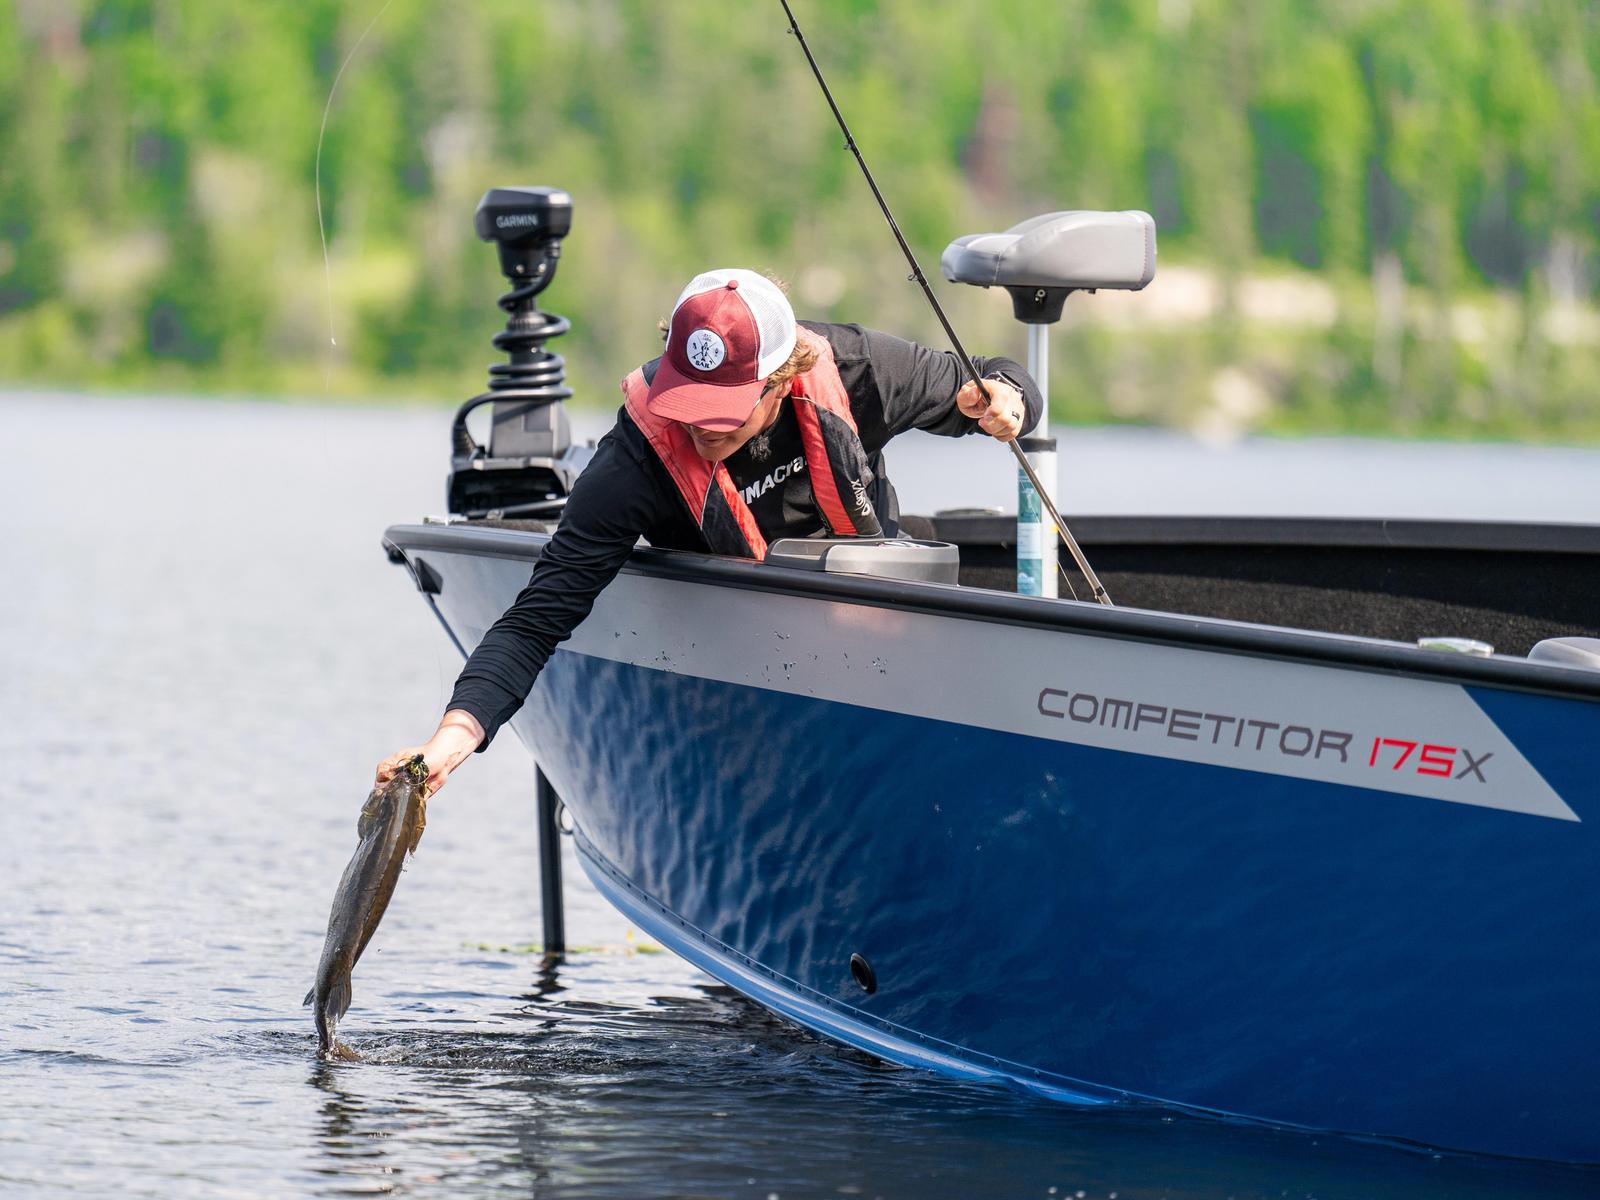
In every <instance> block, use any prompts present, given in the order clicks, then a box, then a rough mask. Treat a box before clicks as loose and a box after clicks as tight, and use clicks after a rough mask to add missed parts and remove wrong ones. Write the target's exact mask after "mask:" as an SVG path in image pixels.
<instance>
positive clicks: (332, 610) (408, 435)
mask: <svg viewBox="0 0 1600 1200" xmlns="http://www.w3.org/2000/svg"><path fill="white" fill-rule="evenodd" d="M448 420H449V414H448V413H447V412H443V411H416V410H387V411H386V410H377V409H340V408H309V407H284V406H276V405H270V404H255V403H229V404H210V403H202V402H181V401H156V400H133V399H119V400H104V399H82V398H73V397H67V396H60V395H12V396H9V397H0V511H3V512H4V516H5V524H4V530H5V535H4V542H3V544H4V546H5V548H6V551H7V554H6V566H7V567H8V570H7V571H6V574H5V579H4V584H3V586H0V683H3V687H0V1005H3V1008H0V1194H3V1195H5V1196H13V1195H28V1196H33V1195H62V1196H66V1195H73V1196H79V1195H100V1194H112V1193H115V1194H118V1195H130V1196H163V1197H170V1196H219V1195H226V1196H284V1195H307V1196H349V1195H364V1194H393V1195H398V1196H428V1197H434V1196H438V1197H446V1196H452V1197H453V1196H462V1195H484V1196H492V1195H515V1196H530V1195H531V1196H540V1197H544V1196H561V1197H565V1196H574V1197H577V1196H584V1197H587V1196H596V1197H598V1196H607V1197H611V1196H621V1195H627V1196H729V1197H755V1198H757V1200H765V1198H769V1197H774V1196H776V1197H780V1198H790V1197H806V1196H883V1197H900V1196H914V1197H968V1196H1021V1197H1041V1198H1042V1197H1050V1196H1057V1197H1095V1198H1097V1200H1107V1198H1110V1197H1118V1198H1121V1200H1154V1198H1156V1197H1171V1198H1173V1200H1179V1198H1199V1197H1207V1198H1210V1197H1216V1198H1218V1200H1221V1198H1223V1197H1230V1196H1231V1197H1237V1198H1239V1200H1244V1198H1246V1197H1263V1198H1278V1197H1306V1198H1310V1197H1316V1198H1319V1200H1326V1198H1331V1197H1419V1196H1422V1197H1432V1196H1440V1197H1443V1196H1449V1197H1546V1196H1549V1197H1555V1196H1574V1197H1575V1196H1594V1195H1596V1194H1600V1173H1597V1172H1594V1171H1583V1170H1572V1169H1561V1168H1554V1167H1547V1166H1541V1165H1537V1164H1520V1163H1508V1162H1503V1161H1494V1160H1485V1159H1475V1158H1471V1157H1465V1156H1454V1155H1435V1154H1431V1153H1427V1152H1423V1151H1418V1150H1414V1149H1406V1148H1400V1147H1394V1146H1387V1145H1380V1144H1370V1143H1365V1142H1360V1141H1356V1140H1352V1139H1347V1138H1341V1137H1331V1136H1318V1135H1311V1134H1306V1133H1299V1132H1291V1131H1284V1130H1276V1129H1270V1128H1262V1127H1256V1126H1250V1125H1246V1124H1237V1123H1228V1122H1222V1121H1212V1120H1202V1119H1198V1118H1194V1117H1190V1116H1184V1115H1180V1114H1175V1113H1172V1112H1167V1111H1163V1110H1160V1109H1154V1108H1138V1109H1127V1110H1111V1111H1106V1110H1103V1109H1102V1110H1092V1111H1081V1110H1075V1109H1072V1108H1069V1107H1066V1106H1063V1105H1058V1104H1052V1103H1049V1102H1045V1101H1040V1100H1036V1099H1029V1098H1026V1097H1023V1096H1020V1095H1017V1094H1014V1093H1012V1092H1010V1091H1008V1090H1005V1089H1003V1088H1000V1087H988V1086H976V1085H970V1084H962V1083H956V1082H952V1081H949V1080H945V1079H941V1078H938V1077H936V1076H932V1075H928V1074H924V1073H921V1072H917V1071H910V1070H905V1069H900V1068H895V1067H890V1066H886V1065H884V1064H881V1063H878V1062H876V1061H874V1060H872V1059H870V1058H867V1057H865V1056H863V1055H860V1054H857V1053H855V1052H853V1051H849V1050H845V1049H842V1048H840V1047H837V1046H834V1045H831V1044H829V1043H826V1042H823V1041H820V1040H818V1039H816V1038H814V1037H812V1036H810V1035H809V1034H807V1033H805V1032H804V1031H803V1030H800V1029H798V1028H796V1027H794V1026H792V1025H789V1024H787V1023H785V1022H782V1021H780V1020H777V1019H775V1018H773V1017H772V1016H770V1015H768V1014H767V1013H765V1012H764V1011H763V1010H762V1009H760V1008H758V1007H756V1006H755V1005H753V1004H750V1003H748V1002H746V1001H745V1000H743V999H742V998H740V997H739V996H737V995H736V994H734V993H732V992H730V991H729V990H728V989H726V988H723V987H722V986H720V985H718V984H715V983H713V982H712V981H711V980H710V979H709V978H707V977H706V976H704V975H701V974H700V973H698V972H697V971H695V970H693V969H692V968H690V967H688V966H686V965H685V964H684V963H682V962H680V961H678V960H677V959H675V958H673V957H671V956H669V955H665V954H662V953H659V952H655V953H651V952H648V951H649V949H650V948H649V947H644V946H641V945H640V944H639V943H638V942H637V941H636V940H635V939H634V938H633V935H632V934H631V932H630V930H629V929H628V927H627V925H626V923H625V922H624V921H623V920H622V919H621V917H619V916H618V915H617V914H616V913H614V912H613V911H612V910H611V909H610V908H608V907H607V906H606V905H605V904H604V902H603V901H601V900H600V899H599V898H598V897H597V896H596V894H595V893H594V892H593V890H592V889H590V888H589V887H588V885H587V883H586V882H585V881H584V880H583V877H582V874H581V871H580V870H579V869H578V867H577V864H576V862H575V861H574V860H573V859H572V857H571V847H570V840H568V844H567V845H566V846H565V847H564V850H565V853H566V854H567V864H566V877H567V921H568V937H569V941H570V942H571V943H572V944H573V945H574V946H576V947H579V949H578V950H576V951H575V952H574V953H572V954H571V955H570V956H569V958H568V959H567V961H565V962H564V963H561V964H560V965H558V966H556V967H555V968H553V969H544V968H542V966H541V962H540V959H539V958H538V957H537V956H536V955H534V954H532V953H530V952H528V949H527V943H529V942H530V941H535V940H537V938H538V936H539V932H538V931H539V914H538V910H537V903H538V900H537V878H536V868H535V842H534V836H533V830H532V812H533V803H532V778H531V768H530V765H529V763H528V761H527V758H526V756H525V754H524V752H523V750H522V748H521V747H520V746H519V745H518V744H517V743H516V741H515V739H501V740H500V741H498V742H497V743H496V744H495V747H494V749H493V751H491V752H490V753H488V754H485V755H482V756H479V757H478V758H476V759H474V760H473V761H472V762H470V763H469V764H468V765H467V766H466V767H465V768H463V769H462V770H461V771H459V772H458V773H457V775H456V776H455V778H454V779H453V780H452V781H451V784H450V786H449V787H448V788H447V789H446V790H445V791H444V792H442V793H441V794H440V795H439V797H438V798H437V799H436V800H435V801H434V802H433V803H432V805H431V806H430V810H431V811H430V820H429V825H428V833H427V837H426V838H425V839H424V841H423V843H422V847H421V850H420V852H419V853H418V855H417V857H416V859H415V861H414V863H413V864H412V866H411V867H410V868H409V869H408V871H407V873H406V875H405V877H404V879H403V881H402V883H401V886H400V888H399V890H398V892H397V893H396V897H395V900H394V903H393V905H392V906H391V908H390V911H389V914H388V916H387V918H386V919H385V922H384V925H383V928H382V930H381V931H380V932H379V934H378V936H377V938H376V939H375V940H374V942H373V945H372V947H371V948H370V949H369V950H368V952H367V955H366V956H365V957H364V958H363V960H362V962H361V964H360V966H359V968H358V969H357V972H356V977H355V1005H354V1007H353V1008H352V1010H351V1013H350V1015H349V1017H348V1018H347V1020H346V1022H345V1024H344V1026H343V1027H342V1029H341V1032H342V1033H343V1034H344V1035H345V1036H346V1038H347V1040H348V1041H349V1042H350V1043H351V1044H353V1045H354V1046H355V1047H357V1048H358V1049H359V1050H361V1051H362V1052H363V1053H364V1054H365V1055H366V1056H367V1057H368V1059H369V1061H368V1062H365V1063H356V1064H337V1065H322V1064H318V1063H317V1062H315V1061H314V1059H313V1051H314V1046H315V1042H314V1036H313V1033H312V1028H311V1020H310V1017H309V1014H308V1012H307V1010H305V1009H302V1008H301V1007H300V1000H301V997H302V996H303V994H304V992H305V990H306V988H307V987H308V986H309V984H310V982H311V976H312V972H313V970H314V968H315V966H316V961H317V957H318V954H319V952H320V949H321V944H322V933H323V928H324V925H325V922H326V919H327V908H328V902H329V899H330V898H331V896H332V892H333V888H334V884H335V883H336V882H337V880H338V876H339V872H340V870H341V869H342V867H343V865H344V863H345V861H346V859H347V858H348V856H349V854H350V851H351V849H352V848H353V845H354V829H353V825H354V820H355V814H356V811H357V809H358V807H359V805H360V803H361V801H362V799H363V798H364V797H365V794H366V790H367V787H368V785H369V782H370V779H371V772H372V764H373V763H374V762H375V761H376V760H377V759H378V758H380V757H381V756H383V755H385V754H387V753H389V752H390V751H392V750H394V749H397V748H398V747H399V746H401V745H402V744H405V743H408V742H411V741H416V740H420V739H422V738H423V737H425V736H426V735H427V734H428V733H429V732H430V731H431V729H432V726H433V723H434V721H435V719H436V718H437V716H438V713H439V710H440V708H441V706H442V704H443V702H444V700H445V698H446V697H447V695H448V693H449V689H450V685H451V683H452V681H453V679H454V677H455V673H456V671H457V670H458V668H459V666H460V662H459V658H458V657H457V656H456V654H455V652H454V650H452V649H451V648H450V646H449V644H448V643H447V641H446V639H445V637H444V634H443V633H442V631H441V630H440V629H439V628H438V626H437V624H436V623H435V622H434V620H433V618H432V617H431V616H430V615H429V613H428V611H427V609H426V608H425V606H424V605H423V604H422V603H421V602H420V601H419V599H418V597H417V595H416V594H415V592H414V591H413V590H412V587H411V585H410V583H409V582H408V580H407V579H406V577H405V576H404V575H403V573H402V572H400V571H399V570H397V569H396V568H394V567H392V566H390V565H388V563H387V562H386V561H385V559H384V556H383V554H382V552H381V551H380V549H379V537H380V534H381V533H382V531H383V529H384V527H385V526H386V525H388V524H391V523H394V522H397V521H405V520H412V519H415V518H416V517H418V516H420V515H422V514H424V513H428V512H437V511H440V510H441V509H442V508H443V507H444V502H443V494H444V473H445V469H446V455H445V447H446V428H447V425H448ZM595 421H596V418H594V417H581V418H580V421H579V425H580V428H584V427H592V426H593V425H594V424H595ZM601 423H602V424H603V423H604V422H603V421H602V422H601ZM1062 444H1063V451H1064V453H1063V485H1064V486H1063V508H1065V509H1069V510H1076V511H1096V512H1115V511H1129V512H1157V511H1170V512H1216V511H1231V512H1251V511H1272V512H1296V513H1303V512H1317V511H1322V512H1335V513H1343V514H1351V513H1359V514H1366V513H1375V512H1380V511H1386V512H1389V513H1391V514H1392V515H1410V516H1428V515H1459V516H1470V517H1476V518H1495V517H1505V518H1523V517H1535V516H1540V517H1546V518H1551V519H1561V520H1587V521H1600V453H1597V452H1594V451H1579V450H1553V449H1552V450H1529V449H1518V448H1513V447H1477V446H1473V447H1459V446H1450V447H1439V446H1402V445H1388V444H1383V443H1361V442H1342V441H1331V442H1306V443H1274V442H1246V443H1243V444H1241V445H1239V446H1236V447H1234V448H1232V449H1229V450H1222V451H1219V450H1214V449H1213V450H1208V449H1205V448H1202V447H1200V446H1198V445H1196V444H1194V443H1191V442H1188V441H1186V440H1185V439H1182V438H1178V437H1174V436H1169V435H1161V434H1139V433H1133V432H1105V431H1081V432H1080V431H1072V432H1069V433H1064V434H1063V435H1062ZM896 451H897V452H896V453H894V454H892V456H891V458H892V464H893V466H894V474H895V478H896V480H897V483H898V484H899V486H900V490H901V494H902V497H903V499H904V501H905V507H906V509H907V510H908V511H918V510H920V511H927V510H929V509H930V508H933V507H937V506H942V505H946V504H973V503H994V504H1002V505H1003V504H1005V503H1006V502H1007V499H1008V498H1009V496H1010V489H1011V487H1012V483H1011V480H1012V478H1013V476H1012V473H1011V468H1010V467H1009V465H1008V461H1007V456H1006V455H1005V453H1004V451H1001V450H998V448H997V447H995V446H993V445H982V444H978V443H975V442H966V443H953V442H947V443H940V442H936V441H935V440H934V439H928V438H922V439H920V440H918V441H915V442H908V444H907V445H905V446H904V447H896ZM1373 1084H1374V1086H1375V1087H1381V1086H1382V1081H1381V1080H1374V1081H1373Z"/></svg>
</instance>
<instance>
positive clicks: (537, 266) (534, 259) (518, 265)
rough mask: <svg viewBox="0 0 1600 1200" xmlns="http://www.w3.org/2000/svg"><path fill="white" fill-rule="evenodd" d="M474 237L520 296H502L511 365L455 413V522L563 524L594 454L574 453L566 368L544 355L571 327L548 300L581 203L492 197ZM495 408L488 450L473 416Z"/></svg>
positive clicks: (482, 206) (523, 190)
mask: <svg viewBox="0 0 1600 1200" xmlns="http://www.w3.org/2000/svg"><path fill="white" fill-rule="evenodd" d="M473 228H474V229H476V230H477V233H478V236H479V237H480V238H482V239H483V240H484V241H486V242H494V243H495V245H496V248H497V249H498V250H499V252H500V271H501V273H502V274H503V275H505V277H506V278H507V279H508V280H510V281H511V290H510V291H509V292H507V293H506V294H505V295H503V296H501V297H500V301H499V303H500V307H501V308H503V309H504V310H505V311H506V327H505V328H504V329H503V330H501V331H500V332H499V333H497V334H495V335H494V344H495V348H496V349H497V350H501V351H504V352H505V354H506V355H507V357H508V359H509V361H507V362H497V363H494V364H492V365H491V366H490V367H489V386H488V390H487V391H485V392H483V393H481V394H479V395H477V396H474V397H473V398H472V399H471V400H468V401H467V402H466V403H465V404H463V405H462V406H461V407H460V408H459V409H457V410H456V415H455V420H454V421H453V422H452V423H451V426H450V483H449V488H448V492H447V499H448V503H449V506H450V511H451V512H452V513H456V514H459V515H461V516H466V517H492V518H499V517H530V518H538V517H554V516H558V515H559V514H560V512H561V509H562V507H563V506H564V505H565V504H566V502H567V496H568V494H569V493H570V492H571V491H572V485H573V482H574V481H575V480H576V479H577V477H578V472H579V471H580V470H581V469H582V468H583V466H584V464H585V463H586V462H587V461H588V459H589V457H590V455H591V454H592V453H593V451H592V450H590V449H589V448H588V447H575V446H573V444H572V426H571V423H570V422H569V421H568V420H567V412H566V408H565V407H564V402H565V401H566V400H567V399H568V398H569V397H570V396H571V395H572V389H571V388H569V387H568V386H567V385H566V360H565V359H563V358H562V357H561V355H559V354H555V353H553V352H551V351H549V350H546V349H545V343H546V342H547V341H549V340H550V339H551V338H555V337H560V336H561V335H562V334H564V333H566V332H567V331H568V330H570V329H571V328H572V322H570V321H568V320H567V319H566V318H565V317H561V316H557V315H556V314H554V313H548V312H541V311H540V309H539V306H538V303H537V302H536V298H537V297H538V295H539V293H540V292H542V291H544V289H545V288H547V287H549V286H550V283H551V281H552V280H553V279H555V276H556V264H557V262H558V261H559V260H560V258H561V239H562V238H564V237H566V236H567V232H568V231H569V230H570V229H571V228H572V197H571V196H569V195H568V194H567V193H566V192H564V191H562V190H561V189H560V188H550V187H502V188H492V189H490V190H489V191H487V192H485V193H484V196H483V199H482V200H480V201H479V202H478V210H477V212H476V213H475V214H474V216H473ZM485 404H487V405H490V406H491V409H490V422H489V439H488V444H487V445H483V444H481V443H479V442H478V440H477V439H476V438H475V437H473V435H472V432H471V430H469V429H468V428H467V417H468V415H469V414H470V413H472V412H474V411H475V410H477V409H479V408H481V407H482V406H484V405H485Z"/></svg>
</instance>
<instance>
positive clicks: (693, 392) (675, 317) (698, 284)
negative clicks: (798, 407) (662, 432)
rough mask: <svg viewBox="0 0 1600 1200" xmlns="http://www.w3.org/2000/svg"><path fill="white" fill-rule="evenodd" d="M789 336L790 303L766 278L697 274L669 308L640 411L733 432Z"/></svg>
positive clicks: (789, 347)
mask: <svg viewBox="0 0 1600 1200" xmlns="http://www.w3.org/2000/svg"><path fill="white" fill-rule="evenodd" d="M795 336H796V335H795V324H794V309H792V308H790V307H789V298H788V297H787V296H785V295H784V294H783V291H782V289H781V288H779V287H778V285H777V284H775V283H773V282H772V280H770V279H768V278H766V276H764V275H757V274H756V273H755V272H754V271H743V270H739V269H736V268H725V269H722V270H716V271H706V272H705V273H704V274H701V275H696V276H695V277H694V278H693V279H691V280H690V281H689V286H688V287H686V288H684V289H683V291H682V292H681V293H680V294H679V296H678V302H677V304H675V305H673V308H672V321H671V324H670V326H669V328H668V330H667V348H666V350H665V352H663V354H662V355H661V364H660V365H659V366H658V367H657V368H656V375H655V378H654V379H653V380H651V382H650V395H649V397H648V398H647V400H646V401H645V407H647V408H648V409H649V410H650V411H651V412H652V413H654V414H655V415H656V416H658V417H666V418H668V419H669V420H673V421H685V422H687V423H689V424H691V425H699V426H702V427H703V428H706V429H714V430H722V429H737V428H739V426H741V425H743V424H744V423H745V422H746V421H747V420H749V419H750V414H751V413H752V412H754V411H755V407H756V402H757V401H758V400H760V399H761V385H762V383H763V381H765V379H766V378H767V376H768V375H770V374H772V373H773V372H774V371H776V370H777V369H778V368H779V367H781V366H783V364H784V363H786V362H788V361H789V355H790V354H791V353H792V352H793V351H794V343H795Z"/></svg>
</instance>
